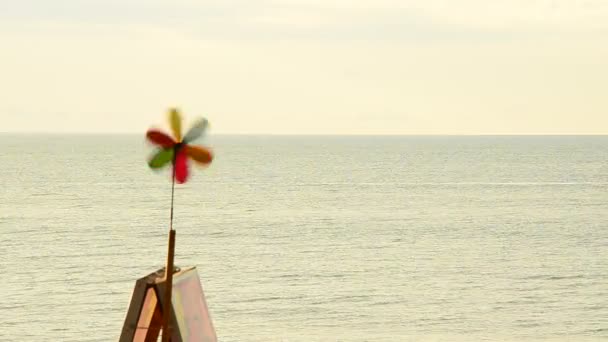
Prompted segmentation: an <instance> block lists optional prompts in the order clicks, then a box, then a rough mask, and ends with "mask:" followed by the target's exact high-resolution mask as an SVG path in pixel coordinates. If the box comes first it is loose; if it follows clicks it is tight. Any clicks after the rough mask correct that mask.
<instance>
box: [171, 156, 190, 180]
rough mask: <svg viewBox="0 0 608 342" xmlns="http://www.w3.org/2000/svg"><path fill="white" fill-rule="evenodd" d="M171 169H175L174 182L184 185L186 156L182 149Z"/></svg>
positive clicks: (186, 168)
mask: <svg viewBox="0 0 608 342" xmlns="http://www.w3.org/2000/svg"><path fill="white" fill-rule="evenodd" d="M173 167H174V168H175V180H176V181H177V182H178V183H179V184H183V183H185V182H186V181H187V180H188V154H186V150H185V149H184V148H182V149H181V150H180V151H179V152H177V156H176V157H175V165H174V166H173Z"/></svg>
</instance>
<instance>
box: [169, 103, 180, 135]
mask: <svg viewBox="0 0 608 342" xmlns="http://www.w3.org/2000/svg"><path fill="white" fill-rule="evenodd" d="M169 124H170V125H171V131H172V132H173V137H174V138H175V140H176V141H177V142H181V141H182V116H181V115H180V114H179V111H178V110H177V109H175V108H173V109H171V110H169Z"/></svg>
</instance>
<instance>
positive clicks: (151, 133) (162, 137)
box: [146, 129, 175, 148]
mask: <svg viewBox="0 0 608 342" xmlns="http://www.w3.org/2000/svg"><path fill="white" fill-rule="evenodd" d="M146 137H147V138H148V140H150V142H151V143H153V144H156V145H158V146H160V147H164V148H169V147H173V145H175V140H173V138H171V137H170V136H168V135H167V134H165V133H163V132H161V131H159V130H157V129H149V130H148V132H147V133H146Z"/></svg>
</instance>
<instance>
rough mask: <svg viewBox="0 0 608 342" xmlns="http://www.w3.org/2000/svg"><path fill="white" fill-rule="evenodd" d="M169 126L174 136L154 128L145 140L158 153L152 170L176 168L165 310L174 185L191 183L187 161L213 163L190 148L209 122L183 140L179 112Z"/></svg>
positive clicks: (166, 327) (169, 269)
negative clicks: (189, 181) (152, 145)
mask: <svg viewBox="0 0 608 342" xmlns="http://www.w3.org/2000/svg"><path fill="white" fill-rule="evenodd" d="M169 125H170V126H171V131H172V133H173V137H171V136H170V135H168V134H166V133H163V132H162V131H160V130H158V129H155V128H151V129H149V130H148V132H147V133H146V138H147V139H148V140H149V141H150V142H151V143H153V144H154V145H156V146H158V150H157V151H156V152H155V153H154V155H153V156H152V157H151V158H150V159H149V161H148V165H149V166H150V167H151V168H152V169H160V168H162V167H163V166H165V165H167V164H169V162H171V164H172V166H173V176H172V177H171V216H170V220H169V244H168V251H167V266H166V267H165V284H166V290H165V296H164V299H163V307H164V308H170V307H171V298H172V297H171V293H172V287H173V271H174V256H175V234H176V233H175V230H174V229H173V197H174V195H175V182H176V181H177V183H180V184H181V183H185V182H186V181H187V180H188V174H189V171H188V160H189V159H192V160H194V161H195V162H196V163H197V164H200V165H203V166H207V165H209V164H210V163H211V161H212V160H213V154H212V153H211V151H210V150H209V149H208V148H206V147H203V146H194V145H190V143H191V142H193V141H194V140H196V139H198V138H199V137H201V136H202V135H203V133H205V130H206V129H207V125H208V122H207V120H206V119H204V118H201V119H199V120H197V121H196V122H195V123H194V125H193V126H192V128H190V130H189V131H188V132H187V133H186V135H184V137H183V139H182V117H181V115H180V113H179V111H178V110H177V109H170V110H169ZM170 317H171V310H167V312H166V313H165V314H164V315H163V318H162V330H163V339H162V340H163V342H167V341H169V336H171V328H170V324H169V323H170V322H171V318H170Z"/></svg>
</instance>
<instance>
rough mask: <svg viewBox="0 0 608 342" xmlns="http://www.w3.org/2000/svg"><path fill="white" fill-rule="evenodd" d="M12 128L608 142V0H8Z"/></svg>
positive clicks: (1, 57) (2, 110)
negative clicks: (177, 113) (548, 137)
mask: <svg viewBox="0 0 608 342" xmlns="http://www.w3.org/2000/svg"><path fill="white" fill-rule="evenodd" d="M0 77H1V80H0V94H1V96H0V119H1V121H0V122H1V123H0V132H2V131H3V132H28V131H44V132H134V133H135V132H143V131H145V130H146V129H147V128H148V127H149V126H150V125H152V124H158V123H161V122H163V121H164V114H165V110H166V108H167V107H170V106H178V107H180V108H182V109H183V110H184V113H185V115H186V116H188V117H196V116H201V115H203V116H205V117H207V118H208V119H209V120H210V121H211V126H212V132H213V133H272V134H608V1H606V0H458V1H456V0H401V1H396V0H393V1H392V0H341V1H331V0H310V1H304V0H274V1H270V0H260V1H258V0H234V1H229V0H221V1H219V0H218V1H214V0H207V1H199V0H181V1H179V0H178V1H176V0H173V1H159V0H90V1H85V0H82V1H76V0H53V1H48V0H38V1H33V0H19V1H9V0H0Z"/></svg>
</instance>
